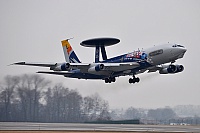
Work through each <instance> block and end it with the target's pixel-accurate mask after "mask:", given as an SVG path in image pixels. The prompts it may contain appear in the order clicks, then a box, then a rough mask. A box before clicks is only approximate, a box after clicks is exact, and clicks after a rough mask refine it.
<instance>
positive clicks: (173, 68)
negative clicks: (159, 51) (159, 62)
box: [159, 65, 184, 74]
mask: <svg viewBox="0 0 200 133" xmlns="http://www.w3.org/2000/svg"><path fill="white" fill-rule="evenodd" d="M183 70H184V67H183V65H168V66H164V67H163V68H162V69H161V70H160V71H159V73H160V74H170V73H171V74H173V73H178V72H182V71H183Z"/></svg>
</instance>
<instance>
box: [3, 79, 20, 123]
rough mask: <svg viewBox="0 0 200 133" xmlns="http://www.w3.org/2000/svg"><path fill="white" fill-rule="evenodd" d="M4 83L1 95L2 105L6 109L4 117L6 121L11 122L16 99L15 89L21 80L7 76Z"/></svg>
mask: <svg viewBox="0 0 200 133" xmlns="http://www.w3.org/2000/svg"><path fill="white" fill-rule="evenodd" d="M4 82H5V83H4V85H3V86H1V90H2V91H1V94H0V99H1V103H2V105H3V109H4V111H3V112H2V113H3V114H2V116H4V117H5V118H4V120H5V121H9V120H11V102H12V100H13V98H14V95H13V94H14V89H15V87H16V85H17V84H18V83H19V80H18V77H17V76H14V77H12V76H6V77H5V78H4Z"/></svg>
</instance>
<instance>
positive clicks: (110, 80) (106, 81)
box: [105, 77, 116, 83]
mask: <svg viewBox="0 0 200 133" xmlns="http://www.w3.org/2000/svg"><path fill="white" fill-rule="evenodd" d="M115 81H116V79H115V77H109V78H105V83H111V82H115Z"/></svg>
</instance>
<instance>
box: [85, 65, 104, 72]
mask: <svg viewBox="0 0 200 133" xmlns="http://www.w3.org/2000/svg"><path fill="white" fill-rule="evenodd" d="M103 69H104V64H98V65H96V66H92V67H90V68H89V69H88V72H98V71H101V70H103Z"/></svg>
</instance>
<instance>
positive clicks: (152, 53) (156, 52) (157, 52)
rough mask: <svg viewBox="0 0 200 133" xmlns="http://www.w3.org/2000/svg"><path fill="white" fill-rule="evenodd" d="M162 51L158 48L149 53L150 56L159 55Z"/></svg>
mask: <svg viewBox="0 0 200 133" xmlns="http://www.w3.org/2000/svg"><path fill="white" fill-rule="evenodd" d="M162 53H163V50H162V49H159V50H156V51H153V52H151V53H149V56H156V55H159V54H162Z"/></svg>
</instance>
